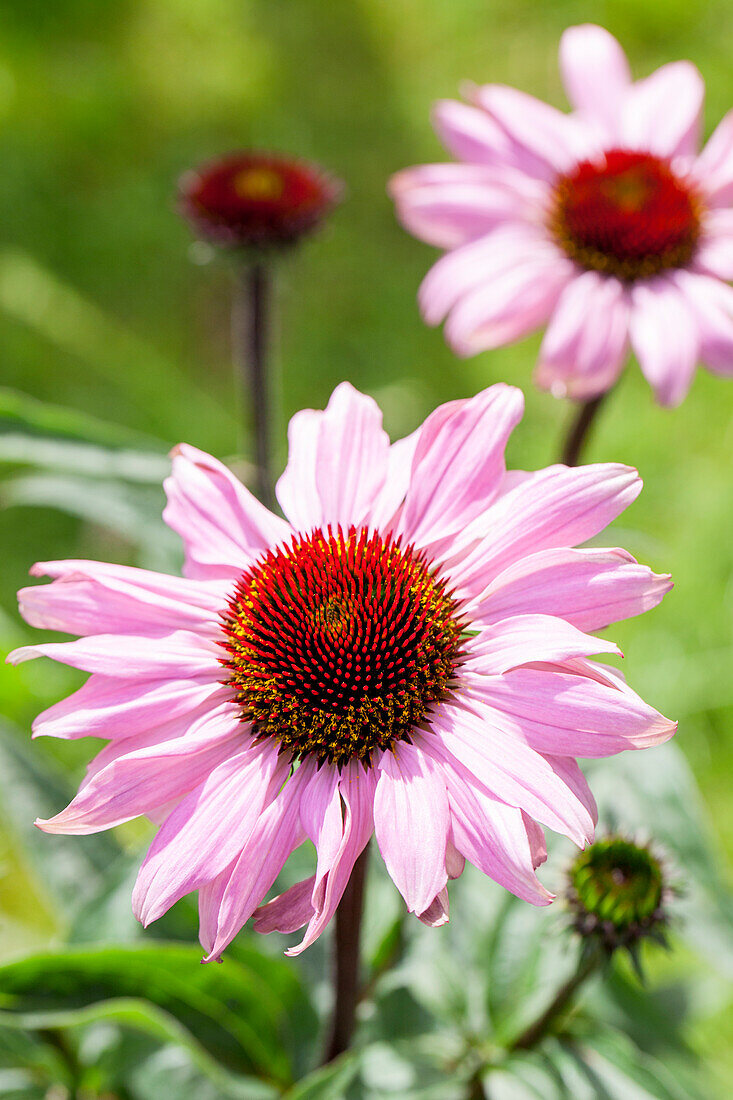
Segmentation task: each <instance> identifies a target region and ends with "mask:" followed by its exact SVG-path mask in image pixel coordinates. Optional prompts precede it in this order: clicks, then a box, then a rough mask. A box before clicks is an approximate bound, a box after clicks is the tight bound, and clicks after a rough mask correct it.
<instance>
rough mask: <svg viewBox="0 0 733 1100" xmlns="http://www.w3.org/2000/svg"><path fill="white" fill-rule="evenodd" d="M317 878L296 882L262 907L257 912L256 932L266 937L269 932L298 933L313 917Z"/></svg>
mask: <svg viewBox="0 0 733 1100" xmlns="http://www.w3.org/2000/svg"><path fill="white" fill-rule="evenodd" d="M315 881H316V876H315V875H311V877H310V878H306V879H303V881H302V882H296V884H295V886H291V887H290V888H289V889H288V890H286V891H285V892H284V893H283V894H278V896H277V897H276V898H273V899H272V901H268V902H267V903H266V904H265V905H261V906H260V907H259V909H257V910H256V911H255V915H254V925H253V927H254V930H255V932H261V933H262V934H263V935H266V934H267V933H269V932H282V933H283V934H284V935H287V934H289V933H290V932H297V931H298V929H299V928H302V927H303V925H304V924H307V923H308V921H309V920H310V919H311V917H312V916H313V901H312V900H311V895H312V894H313V887H314V885H315Z"/></svg>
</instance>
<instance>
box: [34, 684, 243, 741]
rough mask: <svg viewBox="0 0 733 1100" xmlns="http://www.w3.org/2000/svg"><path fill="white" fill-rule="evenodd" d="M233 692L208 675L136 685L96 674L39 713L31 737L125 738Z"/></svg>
mask: <svg viewBox="0 0 733 1100" xmlns="http://www.w3.org/2000/svg"><path fill="white" fill-rule="evenodd" d="M230 694H231V693H230V692H229V691H228V690H227V689H226V688H224V687H222V686H221V685H220V684H218V683H217V682H216V681H215V680H212V679H211V678H210V677H209V678H206V677H205V678H204V679H203V680H197V679H196V678H195V677H188V678H186V679H184V680H178V679H175V680H174V679H170V678H169V677H164V678H163V679H161V680H147V679H144V680H140V681H138V680H134V679H133V680H123V679H120V678H119V677H116V676H103V675H101V674H99V673H95V674H93V675H92V676H90V677H89V679H88V680H87V682H86V683H85V684H84V685H83V687H80V688H79V690H78V691H75V692H74V693H73V695H69V696H68V697H67V698H66V699H62V700H61V702H59V703H54V705H53V706H52V707H49V708H48V710H44V711H43V712H42V713H41V714H39V715H38V717H37V718H36V719H35V721H34V722H33V726H32V729H33V736H34V737H63V738H66V739H69V740H71V739H74V738H78V737H104V738H107V739H109V740H111V741H115V740H122V739H123V738H127V737H133V736H135V735H136V734H140V733H144V732H145V730H148V729H150V728H151V727H154V726H156V725H158V724H159V723H162V722H168V721H171V720H172V719H177V718H179V717H182V716H184V715H186V714H191V713H192V712H193V711H196V710H198V708H199V707H200V706H201V705H202V704H208V705H209V706H211V707H212V708H213V707H215V706H216V705H217V703H220V702H223V701H224V700H225V699H227V698H229V697H230Z"/></svg>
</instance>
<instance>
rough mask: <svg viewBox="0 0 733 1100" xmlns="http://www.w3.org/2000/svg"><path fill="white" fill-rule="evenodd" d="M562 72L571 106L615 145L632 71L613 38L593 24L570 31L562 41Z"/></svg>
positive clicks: (570, 29)
mask: <svg viewBox="0 0 733 1100" xmlns="http://www.w3.org/2000/svg"><path fill="white" fill-rule="evenodd" d="M560 70H561V72H562V79H563V84H564V85H565V92H566V94H567V97H568V100H569V101H570V103H571V105H572V106H573V107H574V108H575V110H576V111H581V112H582V113H583V114H585V115H587V116H588V117H590V118H593V119H594V120H596V121H598V122H600V123H601V124H602V125H603V128H604V130H605V132H606V134H607V135H608V138H609V140H611V141H615V140H616V139H617V136H618V133H617V131H618V123H619V115H620V112H621V109H622V105H623V100H624V95H625V93H626V91H627V89H628V88H629V86H630V84H631V71H630V69H629V63H628V61H627V59H626V54H625V53H624V51H623V50H622V49H621V46H620V45H619V44H618V42H617V41H616V39H615V38H614V37H613V35H612V34H609V33H608V31H607V30H605V29H604V28H603V27H599V26H596V25H595V24H593V23H585V24H582V25H581V26H576V27H569V28H568V29H567V30H566V31H565V32H564V33H563V36H562V38H561V39H560Z"/></svg>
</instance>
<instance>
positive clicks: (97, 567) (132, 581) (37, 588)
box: [18, 561, 227, 637]
mask: <svg viewBox="0 0 733 1100" xmlns="http://www.w3.org/2000/svg"><path fill="white" fill-rule="evenodd" d="M31 573H32V574H33V576H37V577H38V576H44V575H45V576H51V577H55V578H56V579H55V580H54V581H53V582H52V583H51V584H47V585H34V586H33V587H31V588H22V589H21V590H20V592H19V593H18V600H19V603H20V613H21V615H22V616H23V618H24V619H25V620H26V622H28V623H30V625H31V626H35V627H40V628H41V629H45V630H63V631H65V632H66V633H68V634H106V633H108V632H109V633H115V634H128V633H129V634H140V635H145V636H147V637H160V636H161V635H163V634H169V633H170V632H171V631H173V630H184V629H187V630H195V631H197V632H199V633H201V632H203V633H207V634H214V633H216V632H218V631H219V618H220V615H221V611H222V608H223V607H225V606H226V599H227V591H226V588H225V587H224V586H222V585H221V583H220V582H214V583H213V584H212V583H211V582H203V581H190V580H185V579H183V578H182V577H169V576H166V575H165V574H164V573H151V572H150V571H149V570H147V569H133V568H130V567H129V566H124V565H118V566H114V565H106V564H104V563H102V562H87V561H65V562H38V564H36V565H34V566H33V569H32V570H31Z"/></svg>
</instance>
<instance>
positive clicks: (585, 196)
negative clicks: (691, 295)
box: [549, 149, 701, 281]
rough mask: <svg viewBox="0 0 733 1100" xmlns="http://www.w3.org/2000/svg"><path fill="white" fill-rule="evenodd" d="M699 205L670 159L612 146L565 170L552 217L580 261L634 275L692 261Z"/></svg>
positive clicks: (554, 232) (614, 272) (622, 275)
mask: <svg viewBox="0 0 733 1100" xmlns="http://www.w3.org/2000/svg"><path fill="white" fill-rule="evenodd" d="M700 213H701V203H700V200H699V198H698V196H697V194H696V193H695V191H694V190H693V189H692V187H691V186H690V185H689V183H688V182H687V181H686V180H684V179H682V178H681V177H679V176H678V175H676V174H675V172H674V171H673V170H672V168H671V166H670V164H669V162H668V161H667V160H665V159H664V158H662V157H657V156H654V155H653V154H652V153H640V152H632V151H628V150H625V149H611V150H609V151H608V152H606V153H605V154H604V155H603V156H602V157H601V158H600V159H594V160H584V161H581V163H580V164H578V165H576V166H575V168H573V169H572V171H570V172H568V173H566V174H565V175H563V176H561V177H560V179H559V180H558V181H557V183H556V184H555V188H554V192H553V195H552V206H551V216H550V223H549V224H550V230H551V232H552V235H553V236H554V238H555V239H556V240H557V242H558V243H559V244H560V246H561V247H562V249H563V251H564V252H565V253H566V254H567V255H568V256H569V257H570V258H571V259H572V260H574V261H575V262H576V263H577V264H579V265H580V266H581V267H584V268H587V269H589V270H592V271H600V272H601V273H603V274H606V275H615V276H616V277H617V278H619V279H623V280H625V281H629V280H635V279H645V278H650V277H652V276H654V275H657V274H659V273H660V272H661V271H665V270H667V269H669V268H676V267H684V266H686V265H687V264H688V263H689V262H690V260H691V259H692V257H693V255H694V253H695V249H696V246H697V242H698V239H699V236H700Z"/></svg>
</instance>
